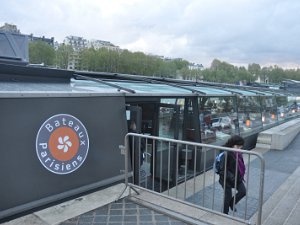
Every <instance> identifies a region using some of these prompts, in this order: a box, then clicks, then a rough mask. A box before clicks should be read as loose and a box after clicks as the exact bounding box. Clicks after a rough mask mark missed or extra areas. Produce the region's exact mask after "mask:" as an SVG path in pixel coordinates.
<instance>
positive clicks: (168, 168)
mask: <svg viewBox="0 0 300 225" xmlns="http://www.w3.org/2000/svg"><path fill="white" fill-rule="evenodd" d="M220 151H224V152H225V153H226V152H240V153H242V155H243V157H244V161H245V164H246V174H245V187H246V196H245V197H244V198H243V199H242V200H241V201H240V202H239V203H238V204H237V206H239V207H238V212H235V210H232V211H231V214H230V215H228V217H229V218H231V219H233V220H238V221H242V222H245V223H248V224H249V223H251V222H250V221H249V219H250V218H251V216H253V215H254V214H257V221H256V224H258V225H260V224H261V218H262V204H263V188H264V171H265V162H264V159H263V157H262V156H261V154H259V153H256V152H251V151H246V150H238V149H232V148H226V147H221V146H214V145H208V144H201V143H195V142H188V141H180V140H174V139H168V138H160V137H154V136H148V135H141V134H136V133H128V134H127V135H126V137H125V152H124V154H125V184H126V187H129V188H132V189H134V190H137V189H142V190H149V191H150V192H152V193H154V192H155V193H157V194H159V195H163V196H164V197H167V198H171V199H173V200H178V201H180V202H181V203H182V202H183V203H186V204H188V205H190V206H193V207H196V208H199V209H202V210H206V211H208V212H211V213H216V214H219V215H224V214H223V213H222V212H223V206H224V201H225V193H224V191H223V188H222V186H221V184H220V183H219V182H218V180H219V179H218V178H219V175H217V174H216V173H215V172H214V170H213V169H212V167H213V162H214V160H215V158H216V156H217V154H218V153H219V152H220ZM224 157H226V159H227V153H226V154H224ZM236 161H237V160H236ZM226 162H227V160H225V167H226V166H227V163H226ZM235 170H236V171H237V170H238V163H236V167H235ZM225 171H226V170H225ZM225 177H226V172H225ZM224 180H226V179H224ZM236 180H237V172H235V188H234V189H233V190H234V191H233V196H234V198H235V194H236V187H237V182H236ZM223 186H225V182H224V184H223ZM233 208H235V204H234V205H233Z"/></svg>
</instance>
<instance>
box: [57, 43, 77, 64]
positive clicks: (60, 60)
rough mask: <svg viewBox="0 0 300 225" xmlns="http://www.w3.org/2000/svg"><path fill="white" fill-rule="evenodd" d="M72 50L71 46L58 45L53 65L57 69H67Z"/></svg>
mask: <svg viewBox="0 0 300 225" xmlns="http://www.w3.org/2000/svg"><path fill="white" fill-rule="evenodd" d="M73 52H74V50H73V48H72V46H71V45H65V44H62V45H60V46H59V47H58V48H57V50H56V51H55V55H56V57H55V64H56V65H57V67H58V68H61V69H67V68H68V62H69V59H70V57H71V55H72V54H73Z"/></svg>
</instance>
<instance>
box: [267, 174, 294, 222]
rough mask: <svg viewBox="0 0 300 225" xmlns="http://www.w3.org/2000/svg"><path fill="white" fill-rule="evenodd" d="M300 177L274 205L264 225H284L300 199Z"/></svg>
mask: <svg viewBox="0 0 300 225" xmlns="http://www.w3.org/2000/svg"><path fill="white" fill-rule="evenodd" d="M299 187H300V177H299V178H298V179H297V180H296V181H295V183H294V184H293V185H292V186H291V187H290V188H289V190H287V192H286V193H285V194H284V196H283V197H282V198H281V200H280V201H279V202H278V203H277V205H276V206H273V210H272V212H271V213H270V214H269V216H268V217H267V219H266V220H265V221H264V223H263V225H283V224H284V223H285V221H286V220H287V219H288V218H289V216H290V214H291V212H292V211H293V209H294V208H295V206H296V205H297V203H298V201H299V199H300V188H299ZM298 213H299V212H298Z"/></svg>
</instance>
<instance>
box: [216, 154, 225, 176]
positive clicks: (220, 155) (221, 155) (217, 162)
mask: <svg viewBox="0 0 300 225" xmlns="http://www.w3.org/2000/svg"><path fill="white" fill-rule="evenodd" d="M223 156H224V152H220V153H219V154H218V155H217V156H216V158H215V161H214V171H215V173H216V174H220V162H221V159H222V157H223Z"/></svg>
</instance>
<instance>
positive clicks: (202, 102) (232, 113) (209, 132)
mask: <svg viewBox="0 0 300 225" xmlns="http://www.w3.org/2000/svg"><path fill="white" fill-rule="evenodd" d="M234 99H235V97H224V96H220V97H200V98H199V123H200V130H201V140H202V142H203V143H216V142H221V141H224V140H227V139H228V138H229V137H230V135H232V134H234V133H238V123H237V112H236V110H235V109H236V104H235V101H234Z"/></svg>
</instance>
